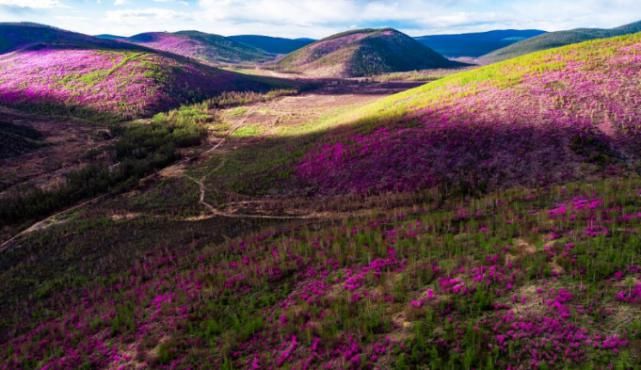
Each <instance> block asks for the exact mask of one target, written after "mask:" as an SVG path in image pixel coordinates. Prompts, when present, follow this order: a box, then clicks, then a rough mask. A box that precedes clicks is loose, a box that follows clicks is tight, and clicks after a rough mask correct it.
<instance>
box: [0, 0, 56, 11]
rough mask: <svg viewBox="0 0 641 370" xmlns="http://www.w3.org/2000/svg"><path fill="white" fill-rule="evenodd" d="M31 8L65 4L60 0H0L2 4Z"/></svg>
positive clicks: (45, 7) (47, 7) (46, 7)
mask: <svg viewBox="0 0 641 370" xmlns="http://www.w3.org/2000/svg"><path fill="white" fill-rule="evenodd" d="M2 5H4V6H9V7H14V8H31V9H51V8H56V7H61V6H63V4H62V1H60V0H0V6H2Z"/></svg>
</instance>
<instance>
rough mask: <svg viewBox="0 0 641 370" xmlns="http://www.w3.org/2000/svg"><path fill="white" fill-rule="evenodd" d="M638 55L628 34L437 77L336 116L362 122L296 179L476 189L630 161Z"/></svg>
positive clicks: (333, 189) (636, 41) (344, 188)
mask: <svg viewBox="0 0 641 370" xmlns="http://www.w3.org/2000/svg"><path fill="white" fill-rule="evenodd" d="M640 54H641V34H637V35H632V36H625V37H621V38H614V39H607V40H602V41H593V42H589V43H583V44H578V45H575V46H569V47H566V48H564V49H555V50H553V51H544V52H540V53H534V54H531V55H528V56H524V57H520V58H517V59H514V60H510V61H506V62H503V63H499V64H495V65H491V66H487V67H483V68H480V69H477V70H473V71H469V72H463V73H459V74H456V75H451V76H448V77H446V78H444V79H442V80H439V81H436V82H434V83H431V84H427V85H425V86H423V87H420V88H418V89H414V90H409V91H407V92H405V93H401V94H399V95H397V96H393V97H391V98H388V99H385V100H383V101H381V102H380V103H378V104H376V105H374V106H371V107H368V108H364V109H363V110H362V111H360V112H355V113H350V115H349V116H347V117H342V118H340V119H342V120H344V121H354V122H355V123H358V122H364V123H367V127H369V129H364V128H361V129H360V130H361V131H363V130H365V131H366V132H367V133H366V134H362V133H358V134H355V135H354V136H352V137H347V138H342V140H338V143H335V144H331V145H327V146H320V147H319V148H317V149H316V150H314V151H312V152H310V153H309V154H308V155H307V156H306V157H305V159H304V160H303V161H302V162H301V163H300V164H299V167H298V173H299V176H300V177H301V178H302V179H305V180H306V181H307V182H308V183H309V184H311V185H313V186H315V187H316V188H317V189H318V191H319V192H321V193H343V192H356V193H364V194H368V193H371V192H386V191H412V190H417V189H422V188H429V187H433V186H444V187H446V188H447V189H448V191H461V192H479V191H485V190H491V189H498V188H502V187H506V186H514V185H529V186H536V185H540V184H549V183H552V182H560V181H566V180H569V179H576V178H585V177H587V176H589V175H590V174H596V173H600V171H603V170H604V169H606V168H607V169H608V170H609V171H614V172H616V171H617V170H616V169H617V168H618V170H623V169H624V168H625V167H626V166H627V165H628V164H629V163H631V162H633V161H634V158H636V159H637V160H638V159H639V158H641V157H639V154H640V153H639V152H638V150H637V149H635V148H636V145H638V143H639V142H640V140H639V135H638V134H639V132H640V131H641V126H640V125H639V120H638V118H639V117H641V110H640V108H639V107H640V106H641V86H640V85H639V84H638V75H639V73H640V72H641V56H640ZM340 119H339V120H340ZM357 127H358V126H357ZM372 127H377V128H376V129H373V128H372ZM372 130H373V131H372ZM470 137H474V140H469V138H470ZM331 141H332V142H334V141H336V139H333V140H331Z"/></svg>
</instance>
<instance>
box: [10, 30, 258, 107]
mask: <svg viewBox="0 0 641 370" xmlns="http://www.w3.org/2000/svg"><path fill="white" fill-rule="evenodd" d="M4 27H5V29H6V28H9V29H10V33H7V34H3V35H12V36H13V35H22V36H20V37H17V38H11V39H9V38H4V39H3V40H5V41H6V40H10V41H11V42H10V43H8V42H5V43H4V44H3V45H5V48H4V50H16V49H17V50H16V51H13V52H10V53H6V54H4V55H1V56H0V104H5V105H11V106H18V107H23V108H27V109H29V110H41V111H46V112H60V113H73V114H79V115H83V116H111V117H114V118H115V117H118V118H131V117H137V116H146V115H150V114H153V113H155V112H158V111H163V110H166V109H169V108H173V107H175V106H177V105H179V104H181V103H185V102H191V101H195V100H200V99H204V98H207V97H210V96H213V95H216V94H219V93H221V92H223V91H230V90H245V89H265V88H267V85H266V84H265V83H263V82H259V81H257V80H255V79H253V78H250V77H246V76H241V75H237V74H234V73H231V72H226V71H221V70H218V69H215V68H213V67H209V66H205V65H202V64H198V63H195V62H193V61H190V60H187V59H185V58H182V57H177V56H173V55H171V54H166V53H156V52H153V51H152V50H150V49H146V48H142V47H139V46H136V45H131V44H127V43H121V42H112V41H106V40H99V39H96V38H93V37H90V36H85V35H80V34H75V33H70V32H66V31H60V30H56V29H52V28H50V27H46V26H37V25H26V26H22V25H18V26H14V25H10V26H4Z"/></svg>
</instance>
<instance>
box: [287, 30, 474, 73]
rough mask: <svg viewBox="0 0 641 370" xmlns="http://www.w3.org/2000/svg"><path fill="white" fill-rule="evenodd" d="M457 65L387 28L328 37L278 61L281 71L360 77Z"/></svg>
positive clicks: (457, 64)
mask: <svg viewBox="0 0 641 370" xmlns="http://www.w3.org/2000/svg"><path fill="white" fill-rule="evenodd" d="M460 65H461V64H460V63H457V62H453V61H450V60H448V59H446V58H445V57H443V56H441V55H440V54H438V53H436V52H435V51H433V50H432V49H430V48H428V47H426V46H424V45H423V44H421V43H419V42H418V41H416V40H414V39H412V38H411V37H409V36H407V35H405V34H403V33H401V32H399V31H396V30H394V29H390V28H386V29H363V30H355V31H349V32H344V33H340V34H337V35H334V36H330V37H328V38H325V39H323V40H320V41H317V42H314V43H312V44H310V45H307V46H305V47H304V48H302V49H300V50H297V51H295V52H293V53H291V54H289V55H287V56H286V57H285V58H284V59H282V60H281V61H280V62H279V63H278V67H279V68H280V69H281V70H283V71H288V72H298V73H303V74H307V75H312V76H319V77H361V76H371V75H376V74H381V73H387V72H399V71H410V70H417V69H429V68H447V67H455V66H460Z"/></svg>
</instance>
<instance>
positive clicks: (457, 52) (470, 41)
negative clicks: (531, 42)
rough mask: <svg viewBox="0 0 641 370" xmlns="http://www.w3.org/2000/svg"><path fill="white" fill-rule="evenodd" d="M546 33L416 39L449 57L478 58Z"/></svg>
mask: <svg viewBox="0 0 641 370" xmlns="http://www.w3.org/2000/svg"><path fill="white" fill-rule="evenodd" d="M544 33H545V31H541V30H496V31H489V32H478V33H463V34H455V35H432V36H421V37H416V38H415V39H416V40H417V41H419V42H420V43H422V44H423V45H425V46H427V47H429V48H431V49H433V50H434V51H436V52H437V53H439V54H442V55H444V56H446V57H449V58H460V57H473V58H476V57H480V56H482V55H485V54H487V53H490V52H492V51H494V50H497V49H501V48H504V47H506V46H509V45H511V44H514V43H516V42H519V41H523V40H526V39H529V38H531V37H534V36H538V35H541V34H544Z"/></svg>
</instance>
